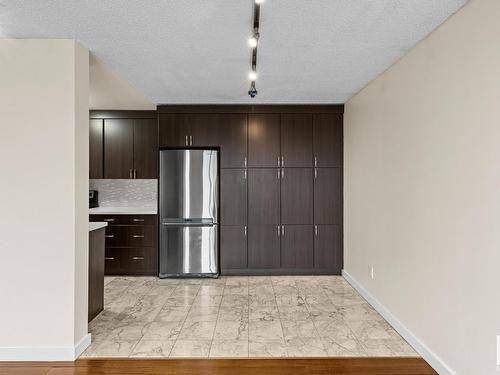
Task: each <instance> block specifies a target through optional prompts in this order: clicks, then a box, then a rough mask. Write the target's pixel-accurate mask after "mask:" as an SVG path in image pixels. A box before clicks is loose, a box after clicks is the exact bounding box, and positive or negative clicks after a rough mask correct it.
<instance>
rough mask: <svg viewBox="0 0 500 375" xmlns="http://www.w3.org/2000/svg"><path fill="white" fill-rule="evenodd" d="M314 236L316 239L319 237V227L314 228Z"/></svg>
mask: <svg viewBox="0 0 500 375" xmlns="http://www.w3.org/2000/svg"><path fill="white" fill-rule="evenodd" d="M314 235H315V236H316V237H318V226H317V225H315V226H314Z"/></svg>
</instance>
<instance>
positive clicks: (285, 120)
mask: <svg viewBox="0 0 500 375" xmlns="http://www.w3.org/2000/svg"><path fill="white" fill-rule="evenodd" d="M312 124H313V116H312V115H311V114H307V113H306V114H304V113H291V114H288V113H287V114H283V115H281V157H282V159H281V166H282V167H312V166H313V129H312V128H313V127H312Z"/></svg>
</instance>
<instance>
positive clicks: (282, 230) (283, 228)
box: [281, 225, 285, 236]
mask: <svg viewBox="0 0 500 375" xmlns="http://www.w3.org/2000/svg"><path fill="white" fill-rule="evenodd" d="M281 235H282V236H285V226H284V225H282V226H281Z"/></svg>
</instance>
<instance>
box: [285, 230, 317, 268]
mask: <svg viewBox="0 0 500 375" xmlns="http://www.w3.org/2000/svg"><path fill="white" fill-rule="evenodd" d="M281 228H282V229H281V267H282V268H298V269H310V268H313V246H314V241H313V226H312V225H283V226H282V227H281Z"/></svg>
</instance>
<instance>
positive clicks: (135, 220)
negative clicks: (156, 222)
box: [132, 219, 144, 223]
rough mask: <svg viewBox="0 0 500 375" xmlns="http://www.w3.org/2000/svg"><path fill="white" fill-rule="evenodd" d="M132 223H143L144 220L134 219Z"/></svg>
mask: <svg viewBox="0 0 500 375" xmlns="http://www.w3.org/2000/svg"><path fill="white" fill-rule="evenodd" d="M132 221H133V222H136V223H137V222H143V221H144V219H132Z"/></svg>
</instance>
